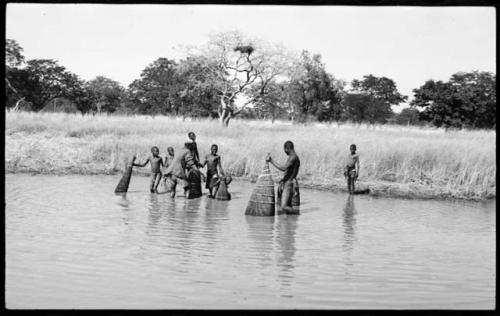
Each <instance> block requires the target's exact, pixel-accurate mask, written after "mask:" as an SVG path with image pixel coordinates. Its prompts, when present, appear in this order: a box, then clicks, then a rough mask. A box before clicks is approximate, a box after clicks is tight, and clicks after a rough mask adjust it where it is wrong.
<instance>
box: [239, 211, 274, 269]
mask: <svg viewBox="0 0 500 316" xmlns="http://www.w3.org/2000/svg"><path fill="white" fill-rule="evenodd" d="M244 217H245V221H246V223H247V225H248V230H247V232H248V237H249V239H248V252H249V254H250V255H251V256H250V259H252V260H256V261H257V262H258V264H259V268H260V269H266V268H267V267H269V266H271V265H272V264H273V262H272V253H273V235H274V221H275V218H274V217H273V216H244Z"/></svg>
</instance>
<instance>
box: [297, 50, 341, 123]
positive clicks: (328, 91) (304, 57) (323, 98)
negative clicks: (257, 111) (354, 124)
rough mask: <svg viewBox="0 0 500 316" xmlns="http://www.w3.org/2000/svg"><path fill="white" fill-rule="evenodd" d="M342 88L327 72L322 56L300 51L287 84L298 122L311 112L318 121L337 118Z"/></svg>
mask: <svg viewBox="0 0 500 316" xmlns="http://www.w3.org/2000/svg"><path fill="white" fill-rule="evenodd" d="M342 89H343V84H340V83H337V82H336V81H335V78H334V77H333V76H332V75H330V74H329V73H328V72H327V71H326V69H325V65H324V64H323V63H322V62H321V55H319V54H315V55H313V56H311V55H310V53H309V52H308V51H302V54H301V56H300V59H299V60H298V61H297V62H296V63H295V65H294V71H293V73H292V76H291V79H290V83H289V86H288V98H289V101H290V103H291V104H293V109H294V112H295V113H294V114H295V117H296V118H297V119H298V120H299V121H304V120H305V118H306V117H307V116H311V115H314V116H318V118H319V119H320V120H330V119H338V118H339V116H340V114H339V111H340V109H339V107H340V101H341V95H342V92H341V91H342Z"/></svg>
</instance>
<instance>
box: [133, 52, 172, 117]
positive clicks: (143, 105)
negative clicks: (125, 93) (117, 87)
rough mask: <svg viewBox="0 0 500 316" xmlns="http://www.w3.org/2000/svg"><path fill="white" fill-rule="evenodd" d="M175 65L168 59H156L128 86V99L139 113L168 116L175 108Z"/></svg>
mask: <svg viewBox="0 0 500 316" xmlns="http://www.w3.org/2000/svg"><path fill="white" fill-rule="evenodd" d="M176 65H177V64H176V62H175V61H173V60H170V59H168V58H158V59H157V60H156V61H154V62H153V63H151V64H150V65H149V66H147V67H146V68H145V69H144V70H143V71H142V73H141V78H140V79H136V80H134V81H133V82H132V83H131V84H130V85H129V92H130V93H129V98H130V100H131V101H133V103H135V104H136V106H135V107H136V109H137V110H138V112H139V113H144V114H146V113H161V114H168V113H170V112H172V109H174V108H175V107H176V106H177V105H176V102H177V95H176V93H177V90H179V87H178V84H179V81H178V78H177V74H176Z"/></svg>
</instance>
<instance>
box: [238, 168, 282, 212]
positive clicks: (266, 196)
mask: <svg viewBox="0 0 500 316" xmlns="http://www.w3.org/2000/svg"><path fill="white" fill-rule="evenodd" d="M245 215H253V216H274V215H275V195H274V181H273V177H272V175H271V170H269V163H268V162H266V164H265V165H264V169H263V170H262V174H261V175H260V176H259V178H258V179H257V183H256V184H255V188H254V189H253V191H252V195H251V196H250V201H248V205H247V208H246V210H245Z"/></svg>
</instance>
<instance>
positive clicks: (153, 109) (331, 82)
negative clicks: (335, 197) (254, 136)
mask: <svg viewBox="0 0 500 316" xmlns="http://www.w3.org/2000/svg"><path fill="white" fill-rule="evenodd" d="M186 50H187V56H188V57H186V58H185V59H182V60H178V61H175V60H172V59H168V58H158V59H157V60H156V61H154V62H152V63H151V64H150V65H148V66H147V67H146V68H145V69H144V70H143V71H142V73H141V76H140V78H138V79H136V80H134V81H133V82H132V83H131V84H130V85H129V86H128V87H127V88H124V87H123V86H121V85H120V84H119V83H118V82H116V81H114V80H111V79H109V78H106V77H103V76H98V77H96V78H95V79H93V80H90V81H84V80H81V79H80V78H79V77H78V76H77V75H76V74H73V73H71V72H70V71H68V70H67V69H66V68H65V67H64V66H61V65H59V64H58V62H57V61H55V60H51V59H32V60H25V58H24V56H23V54H22V52H23V49H22V47H20V45H19V44H18V43H17V42H16V41H15V40H12V39H7V40H6V46H5V53H6V59H5V63H6V75H5V84H6V85H5V86H6V90H5V91H6V97H7V99H6V107H7V108H16V109H19V108H22V109H24V110H31V111H42V110H43V111H50V110H51V109H52V110H57V111H61V110H62V111H68V112H75V111H80V112H81V113H82V114H85V113H103V112H105V113H120V114H148V115H176V116H184V117H212V118H218V119H219V120H220V122H221V123H222V124H223V125H225V126H227V125H228V124H229V121H230V120H231V118H233V117H236V116H239V117H243V118H253V119H271V120H273V121H274V120H275V119H287V120H293V121H296V122H305V121H311V120H312V121H321V122H344V121H351V122H358V123H361V122H369V123H381V124H384V123H393V124H394V123H396V124H405V125H406V124H409V125H420V124H431V125H434V126H438V127H458V128H495V126H496V75H495V74H492V73H489V72H479V71H473V72H470V73H464V72H458V73H456V74H453V75H452V76H451V78H450V79H449V80H448V81H447V82H442V81H434V80H428V81H426V82H425V83H424V84H423V85H422V86H421V87H419V88H416V89H414V90H413V93H414V98H413V100H412V101H411V102H410V107H408V108H405V109H403V110H402V111H401V113H397V114H396V113H394V112H393V110H392V106H394V105H399V104H401V103H404V102H406V101H407V100H408V97H407V96H405V95H402V94H401V93H399V91H398V90H397V87H396V83H395V82H394V81H393V80H392V79H390V78H386V77H376V76H374V75H371V74H370V75H366V76H364V77H363V78H361V79H355V80H353V81H352V82H350V83H348V82H346V81H343V80H341V79H337V78H335V77H334V76H333V75H332V74H330V73H328V72H327V71H326V69H325V65H324V63H323V62H322V61H321V55H320V54H311V53H309V52H308V51H305V50H304V51H302V52H301V53H300V54H298V53H294V52H291V51H289V50H287V49H286V48H284V47H283V46H281V45H278V44H275V43H269V42H266V41H263V40H260V39H254V38H250V37H248V36H245V35H244V34H241V33H240V32H238V31H232V32H221V33H216V34H212V35H211V36H210V38H209V39H208V41H207V43H206V44H205V45H203V46H199V47H191V48H189V49H186Z"/></svg>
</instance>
